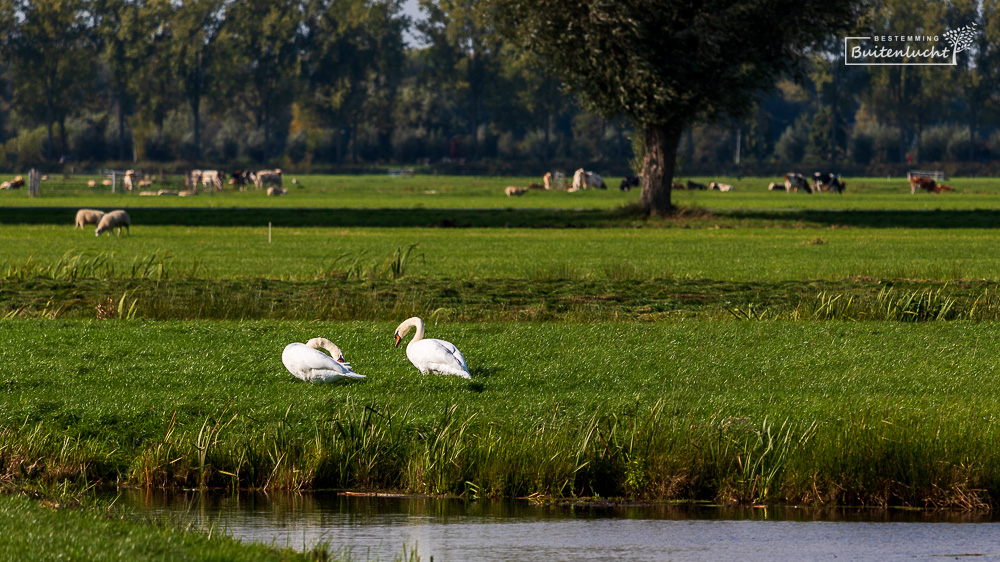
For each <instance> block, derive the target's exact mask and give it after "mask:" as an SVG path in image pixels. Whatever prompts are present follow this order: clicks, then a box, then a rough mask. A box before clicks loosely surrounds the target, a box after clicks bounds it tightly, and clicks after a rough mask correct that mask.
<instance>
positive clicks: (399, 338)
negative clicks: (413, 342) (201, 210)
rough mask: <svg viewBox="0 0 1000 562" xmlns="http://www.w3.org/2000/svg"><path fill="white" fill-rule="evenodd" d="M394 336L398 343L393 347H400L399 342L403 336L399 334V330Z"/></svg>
mask: <svg viewBox="0 0 1000 562" xmlns="http://www.w3.org/2000/svg"><path fill="white" fill-rule="evenodd" d="M393 336H394V337H395V338H396V343H395V345H394V346H393V347H399V342H400V340H402V339H403V337H402V336H400V335H399V332H396V333H395V334H393Z"/></svg>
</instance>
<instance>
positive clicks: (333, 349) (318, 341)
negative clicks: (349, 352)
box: [306, 338, 344, 361]
mask: <svg viewBox="0 0 1000 562" xmlns="http://www.w3.org/2000/svg"><path fill="white" fill-rule="evenodd" d="M306 345H307V346H309V347H311V348H313V349H319V348H321V347H322V348H323V349H325V350H327V351H329V352H330V357H333V359H334V360H335V361H343V357H344V353H343V352H342V351H340V348H339V347H337V344H335V343H333V342H332V341H330V340H328V339H326V338H313V339H311V340H309V341H307V342H306Z"/></svg>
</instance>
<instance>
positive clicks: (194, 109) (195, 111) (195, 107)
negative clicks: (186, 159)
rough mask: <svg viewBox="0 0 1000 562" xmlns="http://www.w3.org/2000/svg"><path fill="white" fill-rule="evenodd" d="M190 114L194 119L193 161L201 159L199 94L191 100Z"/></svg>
mask: <svg viewBox="0 0 1000 562" xmlns="http://www.w3.org/2000/svg"><path fill="white" fill-rule="evenodd" d="M190 101H191V116H192V118H193V121H194V159H195V161H200V160H201V112H200V111H199V110H200V107H199V106H200V105H201V104H199V103H198V102H199V101H201V97H200V96H195V97H193V98H192V99H191V100H190Z"/></svg>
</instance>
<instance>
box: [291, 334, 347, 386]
mask: <svg viewBox="0 0 1000 562" xmlns="http://www.w3.org/2000/svg"><path fill="white" fill-rule="evenodd" d="M320 348H323V349H325V350H327V351H329V352H330V355H327V354H325V353H323V352H322V351H320V350H319V349H320ZM331 356H332V357H331ZM281 362H282V363H284V364H285V368H286V369H288V372H289V373H291V374H293V375H295V376H296V377H298V378H300V379H302V380H304V381H309V382H333V381H336V380H340V379H345V378H347V379H363V378H365V376H364V375H359V374H357V373H355V372H354V371H353V370H351V366H350V364H348V363H345V362H344V354H343V353H342V352H341V351H340V348H339V347H337V345H336V344H334V343H333V342H332V341H330V340H328V339H326V338H313V339H311V340H309V341H307V342H306V343H304V344H302V343H290V344H288V345H286V346H285V350H284V351H282V352H281Z"/></svg>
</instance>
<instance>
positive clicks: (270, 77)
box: [226, 0, 303, 160]
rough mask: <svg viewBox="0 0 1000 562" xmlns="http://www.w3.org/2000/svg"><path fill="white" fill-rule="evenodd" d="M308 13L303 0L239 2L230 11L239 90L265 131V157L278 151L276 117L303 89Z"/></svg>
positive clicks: (240, 96) (231, 6)
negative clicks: (303, 41) (304, 26)
mask: <svg viewBox="0 0 1000 562" xmlns="http://www.w3.org/2000/svg"><path fill="white" fill-rule="evenodd" d="M302 16H303V14H302V3H301V2H300V1H299V0H246V1H243V2H234V3H232V4H231V5H230V7H229V12H228V13H227V14H226V22H227V31H228V33H229V34H230V36H231V37H232V55H233V57H234V61H233V62H235V63H236V67H237V72H236V75H237V78H236V81H237V83H238V87H236V88H235V89H234V90H233V91H234V93H235V94H236V98H237V99H239V100H241V101H242V103H243V105H244V106H245V108H246V110H247V111H248V113H249V114H250V115H251V116H252V117H253V120H254V122H255V123H256V125H257V127H258V129H261V130H263V132H264V146H263V157H264V160H267V159H268V158H270V157H271V156H272V155H273V153H274V140H275V119H276V118H277V117H278V115H279V114H282V113H283V112H287V111H288V109H289V108H290V107H291V103H292V100H293V99H294V97H295V93H296V91H297V90H298V85H299V68H300V67H299V63H300V59H299V45H300V43H301V26H302ZM283 138H284V137H283Z"/></svg>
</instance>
